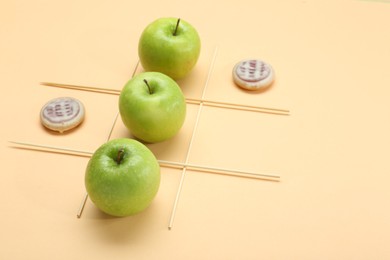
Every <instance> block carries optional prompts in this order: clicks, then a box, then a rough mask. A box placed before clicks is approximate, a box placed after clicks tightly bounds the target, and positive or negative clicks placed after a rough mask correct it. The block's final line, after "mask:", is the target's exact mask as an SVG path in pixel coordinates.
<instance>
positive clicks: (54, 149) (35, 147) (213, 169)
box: [9, 141, 280, 181]
mask: <svg viewBox="0 0 390 260" xmlns="http://www.w3.org/2000/svg"><path fill="white" fill-rule="evenodd" d="M9 143H11V144H13V146H14V147H15V148H20V149H25V150H33V151H40V152H49V153H60V154H65V155H74V156H81V157H91V156H92V155H93V152H89V151H82V150H76V149H69V148H63V147H58V146H48V145H40V144H33V143H27V142H18V141H9ZM157 161H158V162H159V164H160V166H161V167H167V168H174V169H183V168H187V169H188V170H191V171H197V172H206V173H214V174H222V175H230V176H236V177H245V178H251V179H260V180H269V181H280V176H278V175H273V174H260V173H254V172H247V171H241V170H232V169H226V168H218V167H209V166H202V165H196V164H189V163H180V162H173V161H166V160H157Z"/></svg>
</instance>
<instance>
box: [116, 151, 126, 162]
mask: <svg viewBox="0 0 390 260" xmlns="http://www.w3.org/2000/svg"><path fill="white" fill-rule="evenodd" d="M124 155H125V149H124V148H121V149H119V151H118V155H117V157H116V163H117V164H118V165H119V164H121V162H122V160H123V156H124Z"/></svg>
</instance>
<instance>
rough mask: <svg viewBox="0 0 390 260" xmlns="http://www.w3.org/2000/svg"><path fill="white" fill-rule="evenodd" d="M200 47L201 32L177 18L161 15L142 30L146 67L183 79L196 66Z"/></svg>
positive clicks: (141, 48) (142, 55) (142, 56)
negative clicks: (161, 16)
mask: <svg viewBox="0 0 390 260" xmlns="http://www.w3.org/2000/svg"><path fill="white" fill-rule="evenodd" d="M200 48H201V42H200V37H199V34H198V32H197V31H196V29H195V28H194V27H193V26H192V25H191V24H189V23H188V22H186V21H184V20H181V19H177V18H160V19H157V20H155V21H154V22H152V23H150V24H149V25H148V26H147V27H146V28H145V29H144V31H143V32H142V34H141V37H140V39H139V44H138V55H139V58H140V62H141V64H142V67H143V68H144V69H145V71H158V72H161V73H164V74H166V75H168V76H169V77H171V78H173V79H180V78H183V77H185V76H186V75H187V74H188V73H189V72H190V71H191V70H192V68H193V67H194V66H195V64H196V62H197V61H198V58H199V54H200Z"/></svg>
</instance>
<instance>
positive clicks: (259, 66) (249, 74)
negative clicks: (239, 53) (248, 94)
mask: <svg viewBox="0 0 390 260" xmlns="http://www.w3.org/2000/svg"><path fill="white" fill-rule="evenodd" d="M274 77H275V74H274V71H273V69H272V67H271V66H270V65H269V64H268V63H265V62H264V61H262V60H255V59H250V60H243V61H240V62H239V63H237V64H236V65H235V66H234V68H233V80H234V82H235V83H236V84H237V85H238V86H239V87H241V88H244V89H247V90H260V89H264V88H267V87H269V86H270V85H271V84H272V82H273V81H274Z"/></svg>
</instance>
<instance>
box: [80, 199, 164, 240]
mask: <svg viewBox="0 0 390 260" xmlns="http://www.w3.org/2000/svg"><path fill="white" fill-rule="evenodd" d="M93 207H94V208H93V209H91V210H90V211H89V212H88V216H83V217H85V218H87V219H88V220H90V221H89V225H88V226H89V228H90V229H91V232H93V233H95V235H94V237H95V238H98V239H100V240H102V241H103V242H104V243H110V244H115V245H118V244H132V243H137V244H139V243H142V241H145V240H148V239H150V233H152V232H153V230H154V229H155V226H156V223H155V222H156V221H155V219H156V216H159V215H160V214H159V212H157V210H156V208H157V207H153V203H152V205H150V206H149V208H147V209H146V210H144V211H142V212H140V213H138V214H136V215H133V216H127V217H114V216H110V215H108V214H106V213H104V212H102V211H100V210H99V209H98V208H96V207H95V206H94V205H93ZM161 228H163V227H161ZM148 234H149V235H148Z"/></svg>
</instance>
